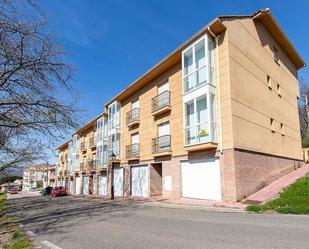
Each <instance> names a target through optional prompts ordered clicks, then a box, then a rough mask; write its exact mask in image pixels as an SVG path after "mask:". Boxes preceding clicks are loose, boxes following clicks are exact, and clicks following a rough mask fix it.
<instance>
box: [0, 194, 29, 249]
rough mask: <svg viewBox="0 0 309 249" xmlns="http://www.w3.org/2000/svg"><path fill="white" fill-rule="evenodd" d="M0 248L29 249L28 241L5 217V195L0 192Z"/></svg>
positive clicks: (11, 220) (12, 222)
mask: <svg viewBox="0 0 309 249" xmlns="http://www.w3.org/2000/svg"><path fill="white" fill-rule="evenodd" d="M0 247H1V248H3V249H31V248H32V247H31V244H30V241H29V239H28V238H27V237H26V236H25V234H24V233H23V232H22V231H21V230H20V229H18V227H17V225H16V224H15V223H14V221H13V219H12V218H11V217H8V216H7V215H6V194H5V193H3V192H0Z"/></svg>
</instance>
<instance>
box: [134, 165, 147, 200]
mask: <svg viewBox="0 0 309 249" xmlns="http://www.w3.org/2000/svg"><path fill="white" fill-rule="evenodd" d="M148 179H149V174H148V166H134V167H131V194H132V195H133V196H140V197H148Z"/></svg>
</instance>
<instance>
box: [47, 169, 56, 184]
mask: <svg viewBox="0 0 309 249" xmlns="http://www.w3.org/2000/svg"><path fill="white" fill-rule="evenodd" d="M47 176H48V177H47V180H48V181H47V182H48V184H47V185H48V186H50V187H56V186H57V167H56V165H51V166H48V167H47Z"/></svg>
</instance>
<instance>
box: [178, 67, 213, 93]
mask: <svg viewBox="0 0 309 249" xmlns="http://www.w3.org/2000/svg"><path fill="white" fill-rule="evenodd" d="M183 82H184V92H185V93H188V92H190V91H192V90H194V89H195V88H197V87H200V86H202V85H204V84H214V68H213V67H211V66H208V65H204V66H202V67H200V68H198V69H196V70H193V71H192V72H190V73H189V74H187V75H185V77H184V79H183Z"/></svg>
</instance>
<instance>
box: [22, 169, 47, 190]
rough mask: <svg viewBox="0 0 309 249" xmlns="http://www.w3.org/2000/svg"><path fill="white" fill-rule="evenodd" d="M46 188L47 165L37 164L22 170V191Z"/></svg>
mask: <svg viewBox="0 0 309 249" xmlns="http://www.w3.org/2000/svg"><path fill="white" fill-rule="evenodd" d="M46 186H47V165H46V164H37V165H33V166H31V167H30V168H27V169H25V170H24V174H23V191H30V190H31V189H33V188H34V189H37V188H40V187H43V188H44V187H46Z"/></svg>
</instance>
